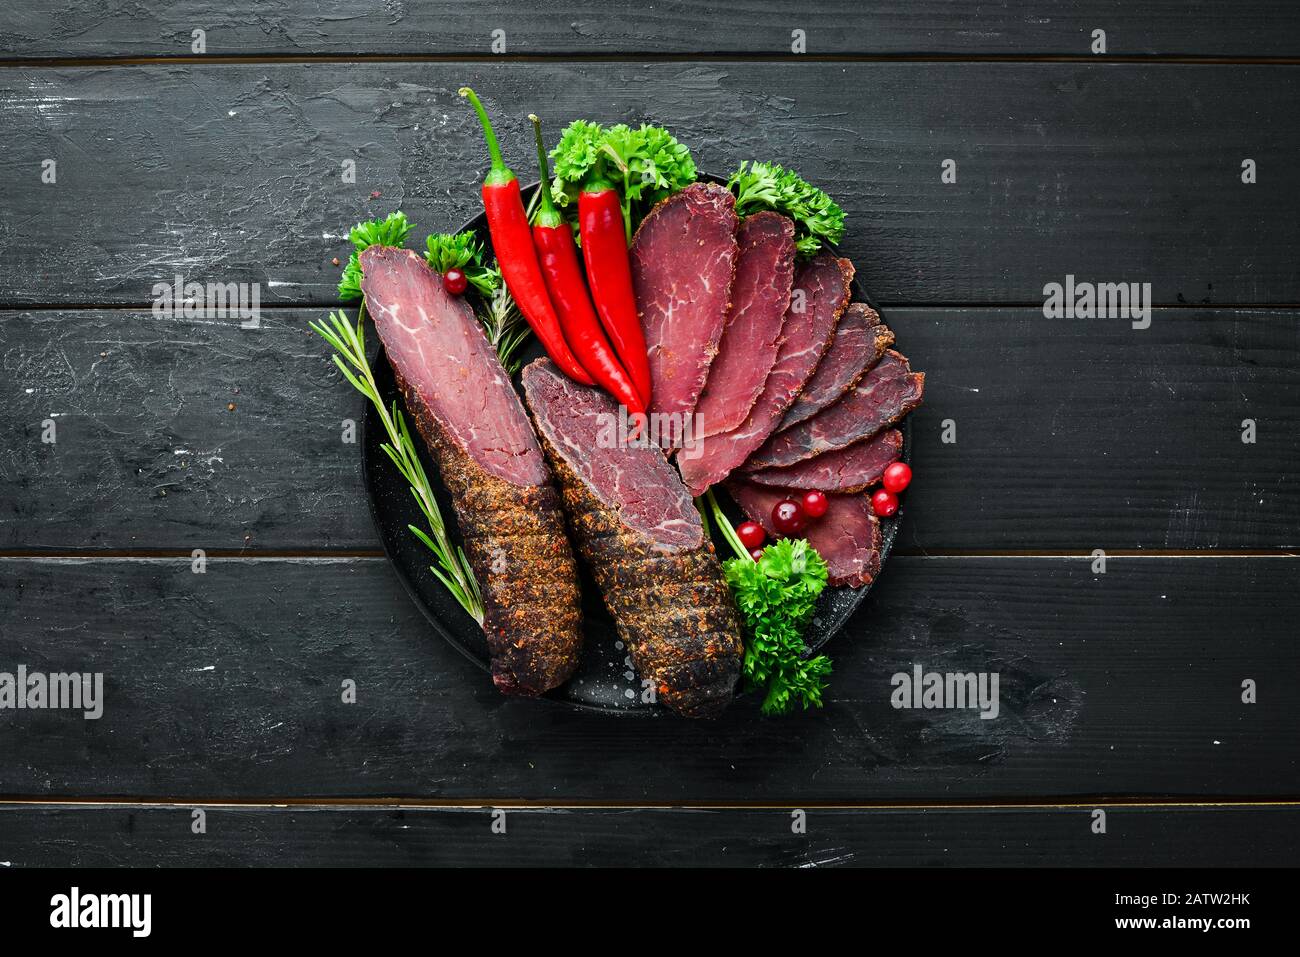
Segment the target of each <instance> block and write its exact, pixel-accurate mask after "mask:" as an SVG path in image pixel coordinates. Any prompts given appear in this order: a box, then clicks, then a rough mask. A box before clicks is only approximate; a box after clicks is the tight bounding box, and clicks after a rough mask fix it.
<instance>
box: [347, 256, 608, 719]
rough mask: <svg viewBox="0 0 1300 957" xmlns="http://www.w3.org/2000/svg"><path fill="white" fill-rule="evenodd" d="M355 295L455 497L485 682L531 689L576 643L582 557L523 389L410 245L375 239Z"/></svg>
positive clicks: (564, 664) (570, 665) (554, 673)
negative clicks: (480, 615)
mask: <svg viewBox="0 0 1300 957" xmlns="http://www.w3.org/2000/svg"><path fill="white" fill-rule="evenodd" d="M361 268H362V271H363V278H362V282H361V288H362V291H363V292H364V293H365V297H366V310H367V311H368V312H369V313H370V315H371V317H372V318H373V319H374V322H375V328H376V329H377V330H378V331H379V338H380V340H382V342H383V344H384V350H385V352H386V353H387V355H388V361H389V363H390V364H391V365H392V367H393V372H394V373H395V374H396V376H397V384H398V388H400V389H401V392H402V395H403V397H404V398H405V400H406V407H407V409H409V410H410V412H411V415H412V416H413V417H414V419H415V426H416V428H417V429H418V430H419V432H420V435H421V436H422V437H423V439H424V441H425V442H426V443H428V445H429V448H430V450H431V451H432V452H433V455H434V458H435V459H436V460H437V463H438V471H439V472H440V473H441V475H442V481H443V484H444V485H445V486H446V487H447V490H448V491H449V492H450V493H451V498H452V505H453V507H454V509H455V513H456V521H457V523H458V524H459V526H460V530H461V533H462V534H463V536H464V539H465V554H466V555H467V556H468V558H469V562H470V567H471V568H472V569H473V570H474V576H475V578H477V579H478V584H479V588H480V590H481V591H482V593H483V608H484V619H483V631H484V634H485V635H486V637H487V643H488V651H489V653H490V655H491V659H492V681H493V683H494V684H495V685H496V686H497V688H499V689H500V690H501V691H502V692H503V693H505V694H518V695H538V694H542V693H543V692H545V691H548V690H550V689H551V688H554V687H556V686H557V685H560V684H562V683H563V682H564V681H565V680H567V679H568V677H569V676H570V675H571V674H572V673H573V670H574V668H576V667H577V664H578V656H579V653H580V652H581V649H582V613H581V610H580V605H579V595H578V573H577V563H576V562H575V561H574V557H573V550H572V548H571V547H570V546H569V540H568V539H567V538H566V537H565V534H564V517H563V514H562V513H561V510H560V497H559V495H558V494H557V493H556V490H555V488H554V487H553V486H552V485H551V480H550V473H549V471H548V470H547V468H546V461H545V459H544V458H543V456H542V450H541V447H540V446H539V445H538V443H537V437H536V436H535V435H534V434H533V430H532V428H531V427H530V425H529V422H528V415H527V414H526V413H525V412H524V409H523V406H522V405H521V403H520V401H519V396H518V394H517V393H516V392H515V390H514V388H513V387H512V386H511V384H510V379H509V377H507V375H506V373H505V370H504V369H503V368H502V367H501V363H500V362H499V361H498V360H497V356H496V352H495V351H494V350H493V349H492V346H491V345H490V344H489V343H488V341H487V337H486V336H485V335H484V334H483V330H482V328H481V327H480V326H479V323H478V321H477V320H476V319H475V318H474V314H473V311H472V310H471V309H470V306H469V304H468V303H467V302H466V301H465V300H464V299H460V298H456V297H453V296H451V295H449V294H448V293H447V292H446V291H445V290H444V289H443V287H442V281H441V279H440V277H438V276H437V275H435V274H434V273H433V271H432V270H431V269H429V267H428V266H426V265H425V263H424V260H423V259H421V258H420V257H419V256H417V255H416V254H415V253H414V252H412V251H410V250H404V249H392V248H387V247H381V246H371V247H370V248H369V249H367V250H366V251H365V252H363V253H362V254H361Z"/></svg>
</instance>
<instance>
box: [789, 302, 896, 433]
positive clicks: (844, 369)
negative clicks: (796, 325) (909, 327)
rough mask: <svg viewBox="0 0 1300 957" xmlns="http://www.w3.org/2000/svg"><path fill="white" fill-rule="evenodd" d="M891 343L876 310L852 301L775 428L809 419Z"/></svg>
mask: <svg viewBox="0 0 1300 957" xmlns="http://www.w3.org/2000/svg"><path fill="white" fill-rule="evenodd" d="M893 344H894V334H893V333H892V332H890V331H889V329H887V328H886V327H885V326H883V325H881V322H880V315H879V314H878V313H877V312H876V310H874V309H872V308H871V307H870V306H868V305H866V304H865V303H861V302H855V303H852V304H851V305H850V306H849V308H848V309H847V310H845V312H844V316H843V318H841V319H840V324H839V325H838V326H836V327H835V338H834V339H832V340H831V344H830V347H829V348H827V350H826V355H824V356H822V361H821V362H819V363H817V370H816V371H815V372H813V374H812V378H811V379H809V380H808V384H807V385H805V386H804V387H803V391H802V392H800V393H799V396H798V397H797V398H796V399H795V400H794V402H792V403H790V408H788V409H786V412H785V417H784V418H783V419H781V424H780V425H778V426H777V427H776V431H777V432H780V431H781V430H782V429H788V428H790V426H792V425H796V424H798V423H800V422H802V421H804V420H805V419H810V418H812V417H813V416H814V415H816V414H817V413H818V412H820V411H821V410H822V409H824V408H826V407H827V406H828V405H830V404H831V403H833V402H834V401H835V400H836V399H838V398H839V397H840V396H842V395H843V394H844V393H845V392H848V391H849V389H851V388H853V387H854V386H855V385H857V383H858V380H859V379H861V378H862V376H863V374H864V373H865V372H866V371H867V370H868V369H870V368H871V367H872V366H873V365H875V364H876V363H877V362H879V361H880V357H881V356H883V355H884V354H885V350H886V349H888V348H889V347H890V346H892V345H893Z"/></svg>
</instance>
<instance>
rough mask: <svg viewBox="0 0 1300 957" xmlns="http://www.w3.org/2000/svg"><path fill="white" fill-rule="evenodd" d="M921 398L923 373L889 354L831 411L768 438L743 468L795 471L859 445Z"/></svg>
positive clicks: (898, 356) (891, 351) (901, 357)
mask: <svg viewBox="0 0 1300 957" xmlns="http://www.w3.org/2000/svg"><path fill="white" fill-rule="evenodd" d="M924 392H925V373H924V372H913V371H912V370H911V368H910V367H909V366H908V364H907V358H906V357H905V356H901V355H899V354H898V353H897V352H894V351H893V350H892V349H891V350H889V351H888V352H886V353H885V355H884V357H883V358H882V359H881V360H880V361H879V362H877V363H876V364H875V366H873V367H872V369H871V371H870V372H868V373H867V374H866V375H864V376H863V377H862V379H861V380H859V382H858V384H857V385H855V386H854V387H853V388H852V389H851V390H849V391H848V392H846V393H845V394H844V395H843V397H841V398H840V400H839V401H838V402H836V403H835V404H834V405H832V406H830V407H829V408H826V409H823V410H822V411H820V412H818V413H817V414H816V415H814V416H813V417H812V418H811V419H808V420H807V421H806V422H800V423H799V424H798V425H796V426H794V427H793V428H790V429H786V430H785V431H784V432H778V433H777V434H776V435H774V436H772V438H771V439H769V440H768V442H767V444H766V445H764V446H763V447H762V448H761V449H759V450H758V451H757V452H756V453H755V454H754V456H753V457H752V458H751V459H750V460H749V462H748V463H746V468H747V470H749V471H755V472H756V471H758V470H759V469H769V468H777V467H780V466H786V465H794V463H796V462H802V461H803V460H804V459H810V458H812V457H813V456H814V455H820V454H822V453H823V452H831V451H834V450H835V449H842V448H844V447H845V446H848V445H852V444H853V443H855V442H861V441H862V440H863V439H866V438H870V437H871V436H873V435H875V434H876V433H877V432H879V431H880V430H881V429H883V428H885V426H888V425H893V424H894V423H895V422H897V421H898V420H899V419H901V418H902V417H903V416H905V415H907V413H909V412H911V411H912V410H913V409H915V408H916V407H917V406H918V405H920V404H921V397H922V395H923V394H924Z"/></svg>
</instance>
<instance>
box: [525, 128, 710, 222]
mask: <svg viewBox="0 0 1300 957" xmlns="http://www.w3.org/2000/svg"><path fill="white" fill-rule="evenodd" d="M551 156H552V157H553V158H554V159H555V179H554V181H553V182H552V184H551V196H552V198H553V199H554V200H555V203H556V205H557V206H568V205H570V204H572V203H573V201H574V200H575V199H576V198H577V196H578V193H579V192H580V191H581V190H582V188H583V186H584V185H586V184H588V183H592V182H595V181H598V180H604V181H608V182H609V183H611V184H612V185H613V186H614V187H615V188H616V189H618V190H619V192H620V193H621V195H622V205H623V220H624V226H625V229H626V230H627V233H628V236H629V237H630V236H631V233H632V228H633V226H634V224H635V223H636V222H639V221H640V218H641V217H642V216H644V215H645V213H646V212H648V211H649V209H650V207H652V206H653V205H654V204H655V203H657V202H659V200H661V199H663V198H664V197H666V196H669V195H671V194H672V193H675V192H677V191H678V190H680V189H682V188H683V187H685V186H688V185H690V184H691V183H693V182H695V178H696V171H695V161H694V160H693V159H692V158H691V151H690V150H689V149H687V148H686V146H685V145H683V144H682V143H679V142H678V141H677V139H676V138H675V137H674V136H673V135H672V134H671V133H669V132H668V131H667V130H666V129H664V128H663V127H661V126H650V125H648V124H645V123H642V124H641V126H639V127H637V128H636V129H633V128H632V127H630V126H628V125H627V124H626V123H619V124H617V125H615V126H611V127H608V128H605V127H601V126H599V125H597V124H595V123H590V122H588V121H586V120H574V121H573V122H572V123H570V124H569V126H568V128H567V129H565V131H564V133H563V134H562V135H561V137H560V142H559V145H557V146H556V147H555V149H554V150H552V151H551Z"/></svg>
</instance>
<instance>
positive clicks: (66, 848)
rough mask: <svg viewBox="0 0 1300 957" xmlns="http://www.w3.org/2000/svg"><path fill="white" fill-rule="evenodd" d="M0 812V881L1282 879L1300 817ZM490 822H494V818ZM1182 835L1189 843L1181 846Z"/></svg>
mask: <svg viewBox="0 0 1300 957" xmlns="http://www.w3.org/2000/svg"><path fill="white" fill-rule="evenodd" d="M496 810H497V809H496V808H492V807H455V808H411V807H405V808H397V807H377V808H376V807H339V806H332V807H289V808H283V807H281V808H267V807H228V806H227V807H211V808H205V809H204V811H205V815H206V820H205V826H206V827H207V832H206V833H204V834H201V835H196V834H194V833H193V832H192V830H191V828H192V826H193V822H194V820H195V819H194V808H192V807H190V806H178V807H157V806H149V807H140V806H136V805H129V804H128V805H108V806H103V805H76V806H58V805H54V806H49V805H47V806H41V807H35V806H30V805H28V806H8V807H3V808H0V833H2V834H4V835H5V836H6V838H7V840H6V842H5V845H4V847H3V850H2V851H0V853H2V854H3V857H0V867H13V868H15V869H16V868H20V867H32V866H59V867H114V866H120V865H124V864H138V863H139V862H140V860H141V859H145V860H148V861H150V862H151V863H155V864H157V865H159V866H164V867H239V866H258V865H260V866H267V865H270V866H276V867H290V866H331V867H374V866H387V867H414V866H438V867H530V866H550V867H554V866H575V867H592V866H603V867H628V866H630V865H632V864H634V863H635V864H638V865H640V866H643V867H763V866H767V867H920V866H934V867H998V866H1004V867H1005V866H1009V865H1023V864H1025V863H1031V864H1035V865H1038V866H1042V867H1062V866H1065V864H1066V863H1067V862H1068V863H1069V864H1070V865H1072V866H1075V867H1151V866H1166V867H1172V866H1177V867H1195V866H1217V867H1243V868H1246V867H1286V866H1288V865H1293V864H1294V863H1295V857H1296V854H1297V853H1298V852H1300V811H1297V810H1296V809H1295V808H1269V807H1217V808H1214V807H1111V808H1108V809H1106V833H1105V834H1094V833H1093V831H1092V822H1093V810H1094V809H1093V808H1090V807H1086V806H1078V807H1065V808H1058V807H1046V808H961V809H915V808H894V809H882V810H873V811H869V812H861V811H845V810H836V809H822V810H819V809H811V810H807V809H805V814H806V827H807V832H806V833H805V834H799V835H796V834H793V833H791V824H792V821H793V818H792V817H791V814H792V811H791V810H790V809H786V808H781V809H768V810H753V809H744V810H720V809H712V808H710V809H695V808H527V809H523V808H506V809H505V817H504V821H505V828H506V830H505V833H504V834H494V833H492V831H491V827H492V822H493V814H494V811H496ZM498 820H500V818H499V817H498ZM1189 834H1195V835H1196V839H1195V840H1188V835H1189Z"/></svg>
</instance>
